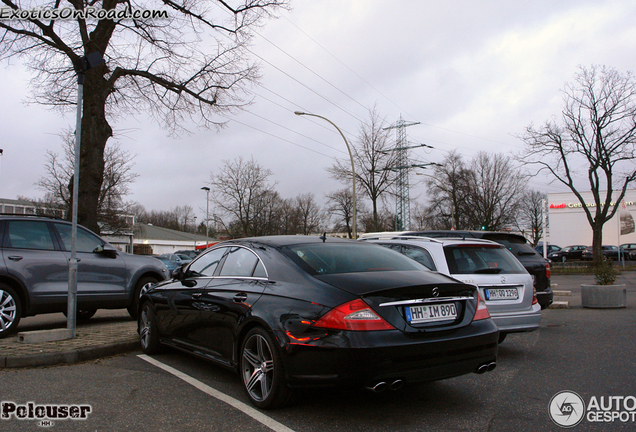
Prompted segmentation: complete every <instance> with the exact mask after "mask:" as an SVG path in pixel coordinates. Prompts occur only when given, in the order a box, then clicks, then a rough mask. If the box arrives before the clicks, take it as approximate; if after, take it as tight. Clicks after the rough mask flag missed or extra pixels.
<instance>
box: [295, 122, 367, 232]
mask: <svg viewBox="0 0 636 432" xmlns="http://www.w3.org/2000/svg"><path fill="white" fill-rule="evenodd" d="M294 114H296V115H297V116H303V115H306V116H312V117H318V118H321V119H323V120H325V121H328V122H329V123H331V125H332V126H333V127H335V128H336V130H337V131H338V132H339V133H340V136H341V137H342V139H343V140H344V142H345V144H346V146H347V151H349V159H351V178H352V182H353V215H352V216H353V223H352V224H351V229H352V231H353V238H354V239H357V238H358V231H357V228H356V168H355V165H354V163H353V153H351V147H350V146H349V142H348V141H347V138H345V136H344V134H343V133H342V131H341V130H340V128H339V127H338V126H336V124H335V123H334V122H332V121H331V120H329V119H328V118H326V117H323V116H320V115H318V114H310V113H306V112H301V111H294Z"/></svg>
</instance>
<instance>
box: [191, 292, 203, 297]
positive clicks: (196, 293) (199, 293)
mask: <svg viewBox="0 0 636 432" xmlns="http://www.w3.org/2000/svg"><path fill="white" fill-rule="evenodd" d="M202 295H203V293H202V292H195V293H192V297H194V298H197V299H198V298H200V297H201V296H202Z"/></svg>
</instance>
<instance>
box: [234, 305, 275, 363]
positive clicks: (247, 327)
mask: <svg viewBox="0 0 636 432" xmlns="http://www.w3.org/2000/svg"><path fill="white" fill-rule="evenodd" d="M256 327H261V328H263V329H264V330H265V331H267V332H268V333H270V334H271V335H272V336H273V337H274V339H275V340H276V341H277V342H278V344H279V347H280V348H281V350H282V351H283V352H284V351H285V346H286V343H285V341H284V339H281V337H280V334H279V333H280V332H276V331H274V330H273V329H272V327H271V326H270V325H269V324H267V323H266V322H265V321H264V320H262V319H261V318H257V317H253V318H252V319H250V320H248V321H246V322H245V323H244V324H243V325H242V326H241V327H240V328H239V331H238V332H237V334H236V344H235V346H234V350H233V357H234V358H233V359H232V362H233V363H234V365H235V367H236V368H237V369H238V365H239V363H240V362H239V359H240V355H241V346H243V342H244V341H245V336H247V334H248V333H249V332H250V331H251V330H252V329H254V328H256Z"/></svg>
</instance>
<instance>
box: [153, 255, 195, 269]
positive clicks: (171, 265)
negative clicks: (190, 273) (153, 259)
mask: <svg viewBox="0 0 636 432" xmlns="http://www.w3.org/2000/svg"><path fill="white" fill-rule="evenodd" d="M157 259H158V260H159V261H161V262H162V263H164V264H165V266H166V267H167V268H168V271H169V272H172V271H173V270H175V269H176V268H177V267H181V266H182V265H183V264H186V263H188V262H190V261H192V260H191V259H189V258H187V257H183V258H182V257H181V256H179V255H177V254H161V255H157Z"/></svg>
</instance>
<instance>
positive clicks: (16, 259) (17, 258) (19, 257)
mask: <svg viewBox="0 0 636 432" xmlns="http://www.w3.org/2000/svg"><path fill="white" fill-rule="evenodd" d="M8 258H9V259H10V260H11V261H20V260H21V259H22V258H24V257H21V256H19V255H14V256H10V257H8Z"/></svg>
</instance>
